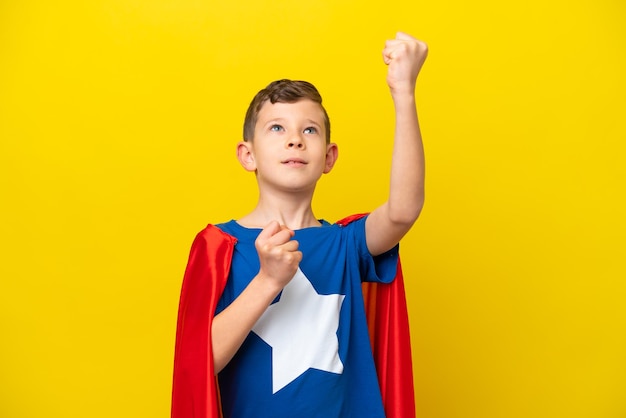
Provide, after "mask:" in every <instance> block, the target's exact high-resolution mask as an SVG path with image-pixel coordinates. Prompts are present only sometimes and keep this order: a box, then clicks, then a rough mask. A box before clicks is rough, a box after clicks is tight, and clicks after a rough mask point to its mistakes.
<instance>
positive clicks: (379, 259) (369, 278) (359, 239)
mask: <svg viewBox="0 0 626 418" xmlns="http://www.w3.org/2000/svg"><path fill="white" fill-rule="evenodd" d="M366 219H367V216H364V217H363V218H361V219H358V220H356V221H353V222H351V223H350V224H348V225H346V226H345V227H344V228H345V229H346V233H348V234H349V237H348V239H349V242H352V243H354V245H356V252H355V253H356V254H358V263H359V271H360V272H361V281H364V282H381V283H391V282H392V281H393V279H394V278H395V277H396V270H397V267H398V254H399V250H400V244H396V246H395V247H393V248H392V249H390V250H389V251H387V252H385V253H383V254H380V255H377V256H372V255H371V254H370V252H369V250H368V249H367V241H366V237H365V220H366Z"/></svg>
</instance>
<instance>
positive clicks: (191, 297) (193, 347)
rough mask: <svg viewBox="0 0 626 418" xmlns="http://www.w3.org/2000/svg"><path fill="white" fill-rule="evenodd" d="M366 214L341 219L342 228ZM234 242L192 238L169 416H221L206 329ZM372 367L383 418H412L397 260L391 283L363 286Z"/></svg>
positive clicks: (205, 233) (215, 232)
mask: <svg viewBox="0 0 626 418" xmlns="http://www.w3.org/2000/svg"><path fill="white" fill-rule="evenodd" d="M362 216H364V215H354V216H351V217H348V218H346V219H343V220H341V221H339V222H338V223H339V224H341V225H345V224H347V223H349V222H351V221H353V220H355V219H358V218H360V217H362ZM235 242H236V239H235V238H234V237H232V236H230V235H228V234H226V233H225V232H223V231H222V230H220V229H219V228H217V227H215V226H213V225H208V226H207V227H206V228H205V229H204V230H202V231H200V232H199V233H198V235H197V236H196V238H195V240H194V242H193V244H192V247H191V252H190V255H189V261H188V263H187V268H186V270H185V276H184V278H183V285H182V290H181V295H180V304H179V307H178V324H177V328H176V349H175V354H174V381H173V386H172V418H219V417H221V408H220V405H219V391H218V387H217V381H216V377H215V370H214V367H213V350H212V347H211V337H210V332H209V331H210V329H211V326H212V322H213V312H215V308H216V306H217V302H218V300H219V298H220V296H221V294H222V291H223V289H224V286H225V285H226V280H227V279H228V272H229V271H230V263H231V259H232V254H233V247H234V245H235ZM363 297H364V299H365V309H366V313H367V320H368V328H369V331H370V339H371V342H372V350H373V353H374V363H375V364H376V372H377V374H378V382H379V384H380V390H381V394H382V398H383V404H384V407H385V414H386V416H387V418H414V417H415V399H414V396H415V395H414V391H413V368H412V361H411V341H410V336H409V321H408V313H407V306H406V298H405V294H404V280H403V276H402V268H401V265H400V260H398V270H397V275H396V279H395V280H394V281H393V282H392V283H390V284H378V283H363Z"/></svg>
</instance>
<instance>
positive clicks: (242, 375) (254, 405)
mask: <svg viewBox="0 0 626 418" xmlns="http://www.w3.org/2000/svg"><path fill="white" fill-rule="evenodd" d="M365 219H366V218H362V219H359V220H357V221H354V222H352V223H350V224H348V225H346V226H339V225H336V224H332V225H331V224H329V223H327V222H325V221H322V226H321V227H312V228H305V229H301V230H297V231H296V234H295V237H294V239H295V240H297V241H298V242H299V250H300V251H302V253H303V258H302V261H301V263H300V268H299V270H298V272H297V273H296V275H295V276H294V278H293V279H292V280H291V282H289V284H288V285H287V286H286V287H285V288H284V289H283V291H282V292H281V294H280V295H279V296H278V297H277V298H276V300H275V301H274V303H273V304H272V305H270V307H268V309H267V310H266V312H265V313H264V314H263V316H262V317H261V318H260V319H259V321H258V322H257V323H256V324H255V326H254V327H253V330H252V332H251V333H250V334H249V335H248V337H247V338H246V340H245V341H244V343H243V344H242V346H241V348H240V349H239V351H238V352H237V354H236V355H235V357H234V358H233V359H232V360H231V361H230V362H229V364H228V365H227V366H226V367H225V368H224V369H223V370H222V371H221V372H220V373H219V386H220V393H221V401H222V408H223V411H224V416H225V417H237V418H239V417H255V418H262V417H304V418H306V417H319V416H323V417H384V416H385V413H384V411H383V405H382V400H381V395H380V390H379V387H378V380H377V377H376V370H375V367H374V363H373V359H372V353H371V346H370V341H369V336H368V330H367V324H366V319H365V309H364V305H363V296H362V292H361V281H377V282H383V283H388V282H390V281H392V280H393V278H394V277H395V274H396V267H397V262H398V247H397V246H396V247H395V248H394V249H392V250H390V251H389V252H387V253H385V254H382V255H380V256H377V257H372V256H371V255H370V254H369V251H368V249H367V245H366V241H365ZM217 226H218V227H219V228H220V229H221V230H223V231H224V232H226V233H228V234H230V235H232V236H234V237H235V238H236V239H237V243H236V245H235V249H234V254H233V259H232V260H233V261H232V267H231V271H230V274H229V277H228V282H227V284H226V288H225V289H224V293H223V294H222V296H221V299H220V301H219V303H218V306H217V309H216V314H218V313H219V312H221V311H222V310H223V309H224V308H226V307H227V306H228V305H229V304H230V303H231V302H232V301H233V300H234V299H235V298H236V297H237V296H238V295H239V294H240V293H241V292H242V291H243V289H245V287H246V286H247V285H248V283H249V282H250V281H251V280H252V278H254V276H256V274H257V273H258V271H259V267H260V265H259V260H258V255H257V252H256V249H255V247H254V241H255V240H256V238H257V236H258V234H259V233H260V232H261V230H260V229H249V228H245V227H242V226H241V225H239V224H237V223H236V222H235V221H230V222H227V223H224V224H220V225H217Z"/></svg>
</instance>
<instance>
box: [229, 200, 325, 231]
mask: <svg viewBox="0 0 626 418" xmlns="http://www.w3.org/2000/svg"><path fill="white" fill-rule="evenodd" d="M312 198H313V196H308V197H307V196H305V198H303V197H302V196H298V195H297V194H293V193H289V194H279V195H270V196H268V195H267V194H264V195H261V196H260V197H259V201H258V202H257V205H256V207H255V208H254V210H253V211H252V212H250V213H249V214H248V215H246V216H244V217H242V218H241V219H239V220H238V222H239V224H241V225H243V226H245V227H248V228H263V227H265V226H266V225H267V224H268V223H270V222H271V221H277V222H278V223H280V224H281V225H285V226H286V227H287V228H289V229H292V230H297V229H302V228H308V227H312V226H320V222H319V221H318V220H317V218H316V217H315V215H314V214H313V208H312V207H311V202H312Z"/></svg>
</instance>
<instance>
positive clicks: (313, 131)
mask: <svg viewBox="0 0 626 418" xmlns="http://www.w3.org/2000/svg"><path fill="white" fill-rule="evenodd" d="M304 133H305V134H316V133H317V128H314V127H312V126H310V127H308V128H306V129H305V130H304Z"/></svg>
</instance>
